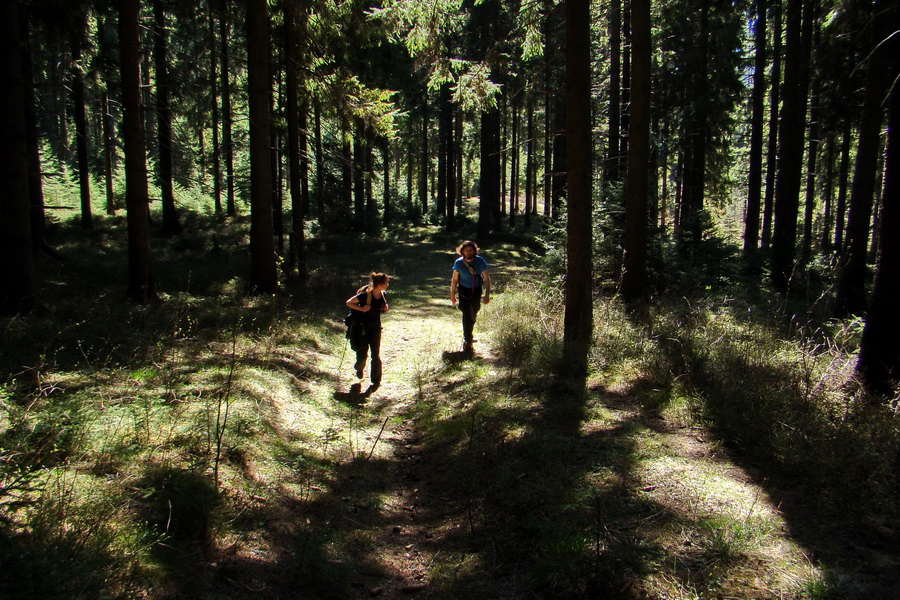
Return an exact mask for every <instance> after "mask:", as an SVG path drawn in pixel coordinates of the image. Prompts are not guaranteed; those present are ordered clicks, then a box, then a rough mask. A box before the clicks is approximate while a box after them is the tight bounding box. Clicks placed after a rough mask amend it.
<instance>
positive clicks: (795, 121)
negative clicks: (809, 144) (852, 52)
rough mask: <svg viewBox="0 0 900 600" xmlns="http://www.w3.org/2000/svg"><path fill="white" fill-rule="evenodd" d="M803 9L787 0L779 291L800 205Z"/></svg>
mask: <svg viewBox="0 0 900 600" xmlns="http://www.w3.org/2000/svg"><path fill="white" fill-rule="evenodd" d="M807 1H809V0H807ZM806 10H812V6H807V7H806ZM803 12H804V0H788V5H787V29H786V41H785V60H784V92H783V94H782V100H783V102H782V110H781V122H780V128H779V131H778V139H779V140H780V144H779V150H778V173H777V175H776V179H775V211H774V216H775V222H774V228H773V232H772V253H771V261H770V262H771V265H770V266H771V277H772V284H773V285H774V286H775V288H776V289H778V290H780V291H787V289H788V285H789V283H790V279H791V276H792V274H793V267H794V250H795V248H796V243H797V218H798V213H799V208H800V181H801V176H802V171H803V140H804V137H805V135H804V134H805V126H804V125H805V123H806V91H807V80H806V77H805V75H806V73H805V70H806V69H805V67H804V65H806V64H808V62H809V47H808V46H807V45H806V44H804V40H803V36H802V27H803V20H804V19H803Z"/></svg>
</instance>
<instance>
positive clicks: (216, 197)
mask: <svg viewBox="0 0 900 600" xmlns="http://www.w3.org/2000/svg"><path fill="white" fill-rule="evenodd" d="M209 41H210V45H209V70H210V73H209V85H210V103H211V106H210V109H211V111H212V160H213V165H212V167H213V172H212V178H213V207H214V211H215V214H216V216H219V215H221V214H222V165H221V162H220V156H221V148H220V145H219V65H218V63H219V55H218V52H217V51H216V21H215V17H214V16H213V11H209Z"/></svg>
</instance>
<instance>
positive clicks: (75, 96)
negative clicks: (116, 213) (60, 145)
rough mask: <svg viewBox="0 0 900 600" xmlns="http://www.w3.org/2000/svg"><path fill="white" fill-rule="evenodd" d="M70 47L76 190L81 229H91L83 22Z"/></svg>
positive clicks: (70, 33)
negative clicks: (76, 167) (76, 173)
mask: <svg viewBox="0 0 900 600" xmlns="http://www.w3.org/2000/svg"><path fill="white" fill-rule="evenodd" d="M69 35H70V38H69V40H70V42H71V45H72V112H73V114H74V118H75V154H76V156H77V159H78V188H79V190H80V197H81V227H82V228H84V229H93V228H94V221H93V214H92V212H91V179H90V172H89V169H88V147H87V111H86V109H85V106H84V76H83V75H82V64H81V46H82V37H83V36H84V22H83V21H82V20H79V22H78V23H77V24H76V26H75V27H73V28H72V29H71V31H70V32H69Z"/></svg>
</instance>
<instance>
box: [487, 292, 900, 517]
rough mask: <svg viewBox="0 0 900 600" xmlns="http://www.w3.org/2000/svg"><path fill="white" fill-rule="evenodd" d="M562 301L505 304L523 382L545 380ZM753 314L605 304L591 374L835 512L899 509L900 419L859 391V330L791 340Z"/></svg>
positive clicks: (735, 307)
mask: <svg viewBox="0 0 900 600" xmlns="http://www.w3.org/2000/svg"><path fill="white" fill-rule="evenodd" d="M537 298H540V299H542V300H541V301H535V299H537ZM548 298H549V300H548ZM560 306H561V304H560V301H559V298H558V295H553V294H551V293H550V292H547V291H546V290H544V289H542V288H540V287H538V286H522V287H519V288H513V289H509V290H507V292H506V293H505V294H504V295H503V296H502V301H500V302H497V305H496V308H495V310H496V313H497V314H496V315H495V316H494V318H493V321H494V322H495V325H496V326H495V329H494V335H495V337H496V344H497V348H498V349H499V351H500V352H501V353H502V354H503V355H504V357H505V358H506V360H507V361H508V364H509V365H510V368H512V369H513V370H514V371H515V377H516V378H517V380H519V381H523V382H530V383H531V384H538V383H539V382H541V381H546V375H545V374H546V373H547V371H546V368H547V367H548V366H550V365H553V364H554V360H558V356H559V354H558V349H559V347H560V343H561V329H562V328H561V321H562V315H561V308H560ZM554 311H555V312H554ZM756 315H757V313H756V312H755V311H753V310H752V307H749V306H747V305H744V304H742V303H740V302H737V301H735V300H730V301H726V302H717V301H714V300H712V299H709V298H707V299H702V300H695V301H687V300H681V301H677V302H667V301H661V302H659V303H658V304H656V305H655V306H654V307H653V308H652V309H651V310H650V311H649V312H647V313H645V314H643V315H640V316H636V315H634V314H632V313H630V312H628V311H627V310H626V308H625V307H623V306H621V305H620V304H619V303H618V302H617V301H616V300H615V299H600V300H598V301H597V302H596V303H595V305H594V331H595V340H594V345H593V351H592V355H591V370H592V373H593V375H592V381H594V382H595V383H596V384H599V385H601V386H603V387H604V388H605V389H609V390H614V391H617V392H619V393H627V394H631V395H634V397H635V398H636V399H637V401H638V402H639V403H640V404H641V405H643V406H644V407H645V408H649V409H652V410H655V411H657V412H659V413H660V414H662V415H663V416H666V417H669V418H674V419H675V420H677V421H678V422H679V423H681V424H689V423H690V422H693V423H696V424H698V425H702V426H704V427H707V428H709V429H710V430H711V431H713V432H714V433H715V434H716V435H717V436H718V437H720V438H721V440H722V441H723V442H724V443H725V444H727V445H728V446H730V447H732V448H735V449H738V450H740V452H741V453H743V454H744V456H746V457H747V459H749V460H751V461H762V462H763V464H765V465H766V466H765V469H766V471H767V472H770V473H771V474H772V475H773V476H774V475H776V474H777V475H779V476H783V477H791V478H799V480H800V481H802V482H804V483H805V484H806V485H809V486H812V487H814V488H816V490H817V492H816V493H817V495H818V496H820V500H821V501H823V502H824V503H825V504H826V505H829V506H831V508H832V509H834V510H849V511H851V512H852V513H853V514H856V515H859V516H861V515H865V514H870V515H871V514H879V515H882V517H888V516H889V515H893V516H896V515H897V514H900V511H898V503H897V502H896V501H895V500H894V499H895V498H896V494H897V492H898V490H900V479H898V478H900V474H898V472H897V470H896V465H897V464H898V461H900V416H898V411H897V408H896V407H895V406H885V405H873V404H871V403H869V402H868V401H867V399H866V398H865V397H864V396H863V395H861V393H860V392H859V391H858V386H856V385H855V382H854V379H853V366H854V364H855V354H854V351H855V350H854V346H853V340H852V337H853V335H852V330H853V325H852V324H849V325H845V326H840V325H836V324H834V323H832V324H830V325H829V327H828V328H825V327H823V328H819V329H817V330H815V331H809V330H808V329H803V328H800V327H794V328H789V329H788V332H789V333H790V335H785V327H784V326H783V325H782V324H781V323H780V322H778V321H777V320H776V319H775V318H773V317H765V318H760V317H757V316H756ZM848 330H849V331H848ZM873 511H874V513H873Z"/></svg>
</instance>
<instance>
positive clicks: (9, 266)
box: [0, 0, 38, 315]
mask: <svg viewBox="0 0 900 600" xmlns="http://www.w3.org/2000/svg"><path fill="white" fill-rule="evenodd" d="M22 18H23V19H24V18H25V17H24V15H23V16H22ZM19 35H20V31H19V3H18V2H9V1H6V0H4V1H3V2H0V81H2V82H3V85H2V86H0V132H2V135H0V155H2V156H3V160H0V181H2V182H3V193H2V194H0V314H5V315H10V314H24V313H28V312H31V311H32V310H33V309H34V308H35V307H36V306H37V304H38V302H37V275H36V272H35V266H34V251H33V244H32V240H31V235H32V232H31V216H30V212H31V200H30V198H29V192H28V158H27V156H28V144H27V140H26V129H25V85H24V82H23V79H22V58H21V56H20V54H19V52H20V50H21V47H20V39H19ZM23 41H24V40H23Z"/></svg>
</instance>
